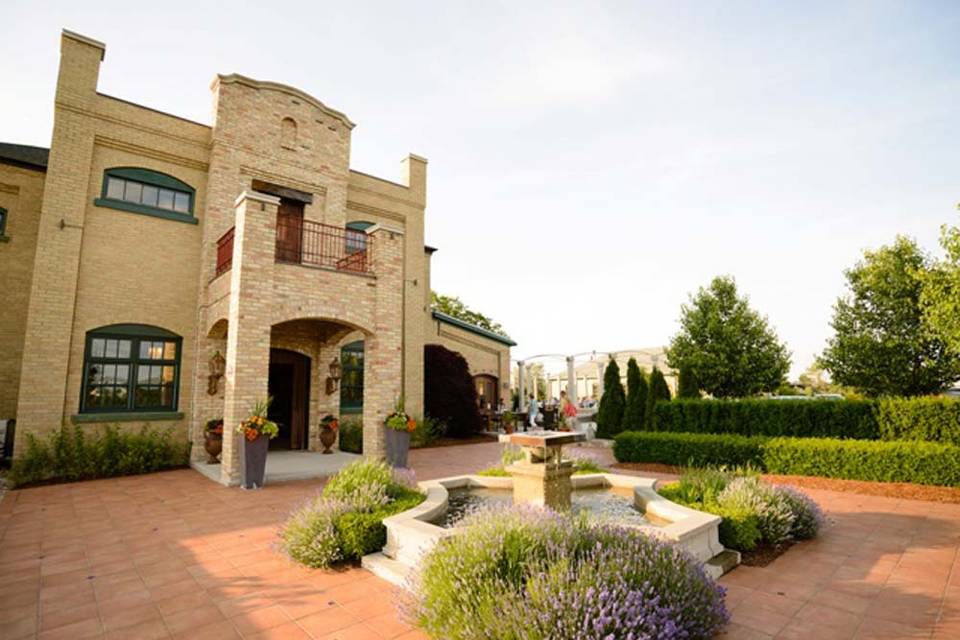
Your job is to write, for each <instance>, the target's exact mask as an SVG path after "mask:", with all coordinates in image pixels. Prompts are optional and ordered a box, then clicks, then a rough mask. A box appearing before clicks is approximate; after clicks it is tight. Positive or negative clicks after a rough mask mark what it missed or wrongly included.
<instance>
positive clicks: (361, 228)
mask: <svg viewBox="0 0 960 640" xmlns="http://www.w3.org/2000/svg"><path fill="white" fill-rule="evenodd" d="M372 226H373V223H372V222H363V221H360V220H357V221H356V222H348V223H347V255H353V254H354V253H360V252H362V251H366V249H367V229H369V228H370V227H372Z"/></svg>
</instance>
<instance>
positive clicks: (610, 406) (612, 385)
mask: <svg viewBox="0 0 960 640" xmlns="http://www.w3.org/2000/svg"><path fill="white" fill-rule="evenodd" d="M625 405H626V395H625V394H624V392H623V383H622V382H620V367H618V366H617V362H616V360H614V359H613V358H610V363H609V364H608V365H607V369H606V371H604V372H603V396H602V397H601V398H600V409H599V410H598V411H597V435H598V436H600V437H601V438H612V437H613V436H615V435H617V434H618V433H620V430H621V425H622V424H623V411H624V408H625Z"/></svg>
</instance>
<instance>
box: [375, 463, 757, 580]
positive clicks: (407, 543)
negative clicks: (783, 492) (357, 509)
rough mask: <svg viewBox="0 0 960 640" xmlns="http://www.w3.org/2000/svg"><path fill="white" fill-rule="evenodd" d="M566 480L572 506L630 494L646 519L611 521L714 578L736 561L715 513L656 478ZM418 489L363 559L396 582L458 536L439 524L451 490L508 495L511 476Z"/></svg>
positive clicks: (459, 479)
mask: <svg viewBox="0 0 960 640" xmlns="http://www.w3.org/2000/svg"><path fill="white" fill-rule="evenodd" d="M570 481H571V483H572V490H573V495H574V497H573V504H574V506H575V508H576V505H577V503H578V501H579V500H580V499H581V497H582V496H581V494H582V493H584V492H596V491H597V490H607V491H609V492H611V493H615V494H618V495H621V496H630V495H632V498H633V507H634V508H635V509H636V510H637V513H638V514H642V516H643V518H642V519H643V520H645V522H643V523H642V524H640V523H635V522H636V521H634V519H633V518H630V519H628V520H626V521H623V520H617V519H616V518H613V519H612V521H613V522H614V523H616V524H620V525H621V526H628V527H632V528H637V529H640V530H642V531H644V532H645V533H647V534H648V535H653V536H658V537H660V538H662V539H665V540H667V541H670V542H673V543H675V544H678V545H680V546H681V547H682V548H684V549H685V550H686V551H687V552H689V553H690V554H691V555H693V556H694V557H695V558H696V559H697V560H699V561H700V562H702V563H703V564H704V568H705V570H706V571H707V573H708V574H710V575H712V576H713V577H719V576H720V575H722V574H723V573H724V572H725V571H727V570H729V569H731V568H733V567H734V566H736V564H737V563H739V559H740V558H739V553H737V552H735V551H727V550H725V549H724V547H723V545H721V544H720V537H719V526H720V517H719V516H715V515H712V514H709V513H703V512H701V511H696V510H694V509H690V508H688V507H684V506H682V505H679V504H676V503H674V502H671V501H669V500H667V499H666V498H664V497H662V496H660V495H659V494H658V493H657V492H656V491H655V490H654V487H655V485H656V480H654V479H652V478H640V477H636V476H627V475H620V474H613V473H597V474H589V475H579V476H573V477H572V478H570ZM420 488H421V490H423V491H424V492H425V493H426V495H427V498H426V500H424V501H423V502H422V503H420V504H419V505H418V506H416V507H414V508H413V509H410V510H408V511H404V512H403V513H398V514H396V515H393V516H390V517H389V518H385V519H384V521H383V524H384V526H386V529H387V543H386V545H385V546H384V548H383V551H382V552H381V553H374V554H370V555H368V556H365V557H364V558H363V566H364V567H365V568H367V569H369V570H370V571H371V572H373V573H374V574H376V575H378V576H380V577H381V578H384V579H386V580H389V581H390V582H393V583H394V584H397V585H400V586H403V585H404V582H405V578H406V574H407V572H408V571H409V569H410V568H411V567H414V566H416V565H417V564H418V562H419V559H420V556H421V555H422V554H423V553H424V552H426V551H428V550H429V549H430V548H432V547H433V545H435V544H436V543H437V541H438V540H441V539H443V538H445V537H447V536H451V535H456V532H457V528H456V525H455V523H452V524H453V525H454V526H452V527H444V526H441V524H444V519H445V515H446V513H447V508H448V504H449V501H450V494H451V492H461V491H464V490H465V491H467V492H470V491H479V492H484V493H487V494H489V492H491V491H492V492H497V493H502V494H504V496H506V495H509V494H510V493H511V492H512V491H513V489H514V479H513V478H509V477H491V476H478V475H462V476H453V477H449V478H441V479H438V480H428V481H426V482H421V483H420ZM501 499H504V498H503V497H502V498H501ZM638 520H640V519H638ZM437 523H441V524H437ZM447 524H449V523H447Z"/></svg>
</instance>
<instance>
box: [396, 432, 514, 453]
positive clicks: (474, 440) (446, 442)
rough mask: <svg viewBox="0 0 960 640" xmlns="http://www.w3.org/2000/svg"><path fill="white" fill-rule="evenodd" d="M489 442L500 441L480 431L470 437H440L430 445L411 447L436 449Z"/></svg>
mask: <svg viewBox="0 0 960 640" xmlns="http://www.w3.org/2000/svg"><path fill="white" fill-rule="evenodd" d="M488 442H498V440H497V436H492V435H487V434H485V433H478V434H476V435H473V436H470V437H469V438H438V439H437V440H434V441H433V442H431V443H430V444H428V445H424V446H422V447H411V449H413V448H415V449H435V448H436V447H457V446H460V445H462V444H485V443H488Z"/></svg>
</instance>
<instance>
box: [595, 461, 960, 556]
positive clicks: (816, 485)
mask: <svg viewBox="0 0 960 640" xmlns="http://www.w3.org/2000/svg"><path fill="white" fill-rule="evenodd" d="M613 468H614V469H622V470H624V471H634V472H636V471H653V472H655V473H672V474H675V475H680V473H681V472H682V471H683V470H682V469H681V468H680V467H676V466H673V465H669V464H659V463H646V462H618V463H617V464H615V465H613ZM763 479H764V480H766V481H767V482H771V483H773V484H789V485H791V486H794V487H798V488H801V489H814V490H823V491H840V492H843V493H857V494H861V495H865V496H879V497H881V498H901V499H904V500H923V501H926V502H947V503H951V504H960V488H956V487H935V486H931V485H925V484H912V483H910V482H868V481H865V480H840V479H838V478H818V477H815V476H777V475H770V474H764V475H763ZM760 566H762V565H760Z"/></svg>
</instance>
